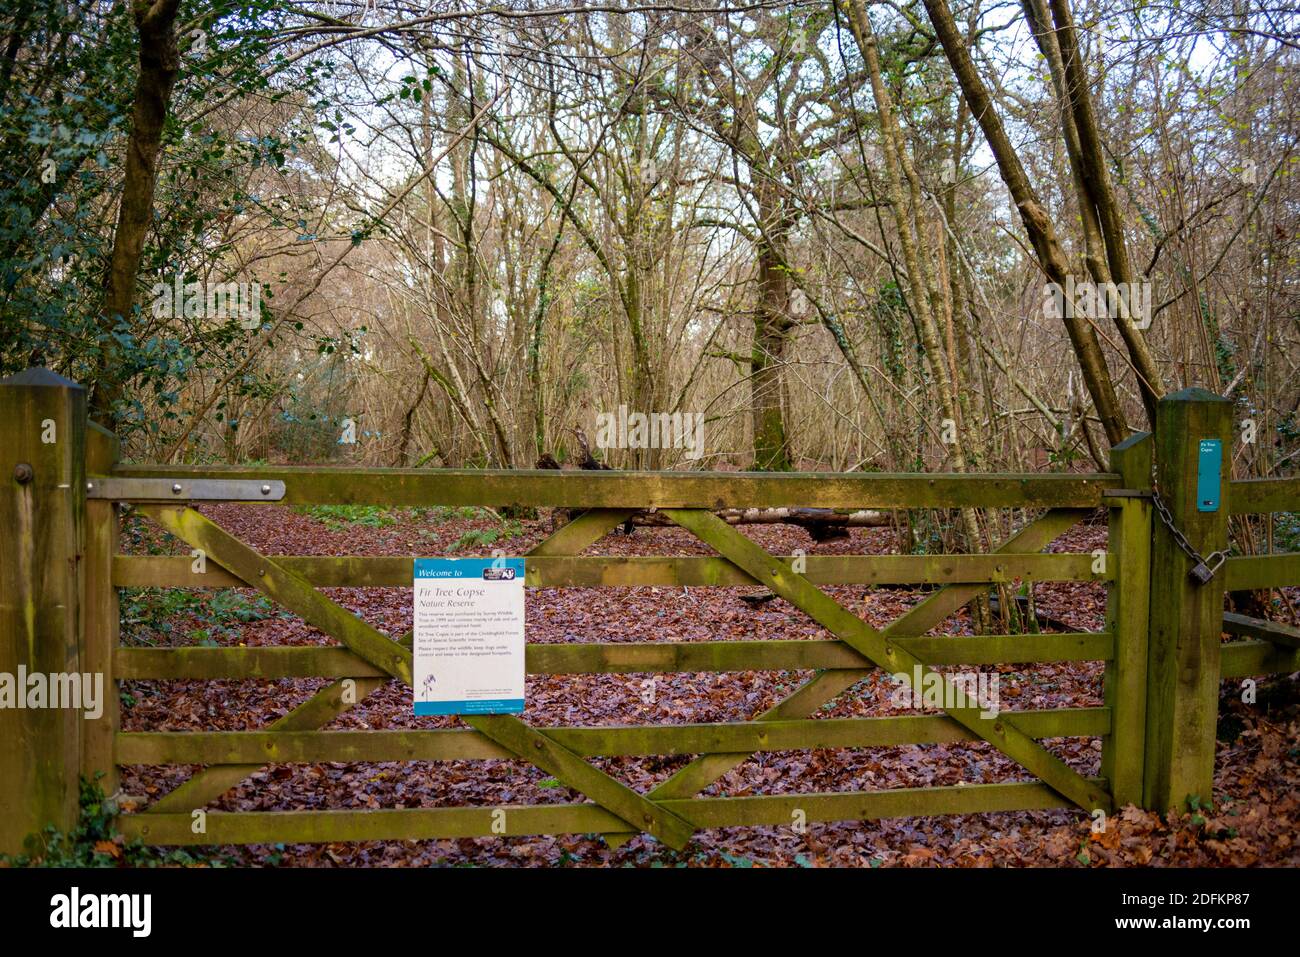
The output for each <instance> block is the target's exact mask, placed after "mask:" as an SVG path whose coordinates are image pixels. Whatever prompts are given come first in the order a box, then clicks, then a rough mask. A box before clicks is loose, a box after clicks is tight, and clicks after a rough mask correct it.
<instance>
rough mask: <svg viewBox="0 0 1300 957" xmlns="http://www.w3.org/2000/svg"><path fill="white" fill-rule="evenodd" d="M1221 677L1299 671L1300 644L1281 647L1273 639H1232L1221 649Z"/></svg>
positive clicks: (1244, 676)
mask: <svg viewBox="0 0 1300 957" xmlns="http://www.w3.org/2000/svg"><path fill="white" fill-rule="evenodd" d="M1219 662H1220V668H1219V677H1220V678H1225V679H1226V678H1247V677H1250V676H1251V675H1274V674H1289V673H1291V672H1292V671H1300V648H1279V647H1278V646H1277V645H1275V644H1273V642H1271V641H1254V640H1252V641H1229V642H1226V643H1225V644H1224V645H1223V647H1222V648H1221V649H1220V651H1219Z"/></svg>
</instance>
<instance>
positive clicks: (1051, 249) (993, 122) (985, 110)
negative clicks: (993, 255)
mask: <svg viewBox="0 0 1300 957" xmlns="http://www.w3.org/2000/svg"><path fill="white" fill-rule="evenodd" d="M923 2H924V3H925V9H926V13H927V14H929V17H930V22H931V23H932V24H933V25H934V29H935V34H936V35H937V36H938V38H939V42H940V44H942V46H943V52H944V55H945V56H946V57H947V59H948V63H949V64H950V65H951V66H952V70H953V73H954V74H956V76H957V82H958V83H959V84H960V85H961V89H962V93H963V94H964V95H965V97H966V100H967V102H968V103H969V104H970V108H971V112H972V113H973V114H974V115H975V118H976V119H977V120H978V121H979V124H980V128H981V129H982V130H983V132H984V138H985V140H986V141H987V142H988V144H989V149H990V150H992V152H993V156H994V158H995V159H996V160H997V164H998V172H999V173H1000V174H1001V176H1002V181H1003V182H1004V183H1005V184H1006V186H1007V189H1008V190H1010V192H1011V198H1012V200H1013V201H1014V202H1015V204H1016V209H1017V210H1018V211H1019V213H1020V220H1021V222H1022V223H1023V224H1024V227H1025V232H1026V233H1027V234H1028V236H1029V241H1030V243H1031V244H1032V245H1033V247H1034V253H1035V255H1036V257H1037V259H1038V263H1039V266H1040V267H1041V268H1042V270H1043V272H1044V273H1046V275H1047V279H1048V281H1050V282H1054V283H1056V284H1058V285H1059V286H1060V287H1062V288H1064V287H1065V285H1066V280H1067V279H1068V278H1069V275H1070V266H1069V261H1068V260H1067V259H1066V256H1065V252H1064V251H1063V250H1062V249H1061V244H1060V242H1059V240H1058V239H1057V237H1056V230H1055V229H1054V228H1053V227H1052V221H1051V219H1050V218H1049V217H1048V215H1047V209H1046V207H1044V206H1043V203H1042V201H1041V200H1040V199H1039V198H1038V195H1037V194H1036V193H1035V192H1034V188H1033V187H1032V186H1031V185H1030V183H1029V177H1028V176H1027V175H1026V173H1025V170H1024V167H1023V166H1022V165H1021V163H1020V157H1019V156H1018V155H1017V154H1016V150H1015V147H1014V146H1012V145H1011V140H1010V138H1009V137H1008V136H1007V133H1006V130H1005V128H1004V127H1003V125H1002V119H1001V117H999V116H998V114H997V111H996V110H994V108H993V101H992V98H991V97H990V96H989V92H988V89H987V88H986V87H985V85H984V81H983V79H982V78H981V77H980V75H979V71H978V70H976V69H975V62H974V61H973V60H972V59H971V56H970V52H969V51H968V50H967V49H966V42H965V39H964V38H963V37H962V36H961V35H960V34H959V33H958V32H957V25H956V23H955V22H954V21H953V17H952V11H951V10H949V8H948V4H947V0H923ZM852 9H855V10H856V9H858V0H854V2H853V4H852ZM1062 311H1063V312H1066V313H1068V314H1067V315H1064V316H1062V317H1061V318H1062V321H1063V322H1064V324H1065V330H1066V333H1067V334H1068V335H1069V337H1070V344H1071V346H1072V347H1073V348H1074V354H1075V357H1076V358H1077V359H1078V362H1079V368H1080V370H1081V371H1082V372H1083V380H1084V383H1085V384H1086V385H1087V387H1088V394H1089V395H1090V396H1091V397H1092V402H1093V405H1094V407H1095V408H1096V409H1097V416H1098V417H1099V418H1100V419H1101V423H1102V426H1103V428H1105V430H1106V438H1107V440H1108V441H1109V442H1110V444H1111V445H1118V444H1119V443H1120V442H1122V441H1123V440H1124V438H1125V436H1127V434H1128V426H1127V425H1126V424H1125V421H1124V414H1123V411H1122V410H1121V409H1120V407H1119V399H1118V398H1117V396H1116V394H1115V384H1114V381H1113V380H1112V379H1111V375H1110V370H1109V369H1108V368H1107V367H1106V357H1105V356H1104V355H1103V354H1102V351H1101V343H1100V341H1099V340H1098V338H1097V332H1096V330H1095V329H1094V328H1093V327H1092V326H1091V325H1090V324H1089V322H1088V320H1087V319H1086V318H1085V317H1083V316H1079V315H1077V314H1074V310H1062Z"/></svg>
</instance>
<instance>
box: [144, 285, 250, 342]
mask: <svg viewBox="0 0 1300 957" xmlns="http://www.w3.org/2000/svg"><path fill="white" fill-rule="evenodd" d="M150 292H151V294H152V296H153V315H154V318H156V319H180V318H182V317H184V318H186V319H222V320H224V319H238V320H239V325H240V327H241V328H243V329H249V330H252V329H257V328H259V327H260V326H261V325H262V284H261V283H256V282H184V281H183V278H182V276H181V274H180V273H177V274H176V276H175V277H174V278H173V279H172V283H171V285H170V286H169V285H167V284H166V283H162V282H159V283H154V285H153V289H152V290H151V291H150Z"/></svg>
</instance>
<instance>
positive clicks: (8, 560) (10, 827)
mask: <svg viewBox="0 0 1300 957" xmlns="http://www.w3.org/2000/svg"><path fill="white" fill-rule="evenodd" d="M0 425H3V429H4V434H5V436H6V440H5V441H4V442H3V443H0V483H3V491H2V492H0V808H3V809H4V811H3V813H0V853H5V854H17V853H21V852H23V851H25V850H26V851H35V850H39V846H40V845H39V834H40V832H41V831H42V830H44V828H45V827H46V825H50V824H52V825H54V826H56V827H58V828H59V829H60V830H63V831H65V832H66V831H69V830H71V828H72V826H73V825H74V824H75V823H76V820H77V813H78V797H79V788H78V781H77V776H78V771H79V768H80V760H81V756H80V743H79V737H80V728H81V711H80V709H79V707H77V705H79V704H81V701H65V700H63V699H64V698H65V697H70V696H72V695H74V694H76V693H77V692H80V677H78V678H77V679H75V684H76V688H75V689H74V688H73V687H72V685H73V683H74V682H72V681H70V680H69V679H70V676H72V675H78V676H80V672H81V668H80V664H79V656H78V645H79V641H80V633H81V620H80V615H81V593H82V583H81V561H80V558H81V547H82V533H83V520H84V515H85V502H86V487H85V459H84V442H85V428H86V392H85V390H84V389H83V388H82V387H81V386H79V385H77V384H76V383H75V382H70V381H69V380H67V379H65V378H63V377H62V376H60V375H57V374H55V373H53V372H51V371H49V370H48V369H39V368H37V369H27V370H26V371H24V372H20V373H18V374H17V375H14V376H10V377H9V378H7V379H3V380H0ZM51 676H56V677H61V678H62V679H63V680H62V681H51V680H50V677H51ZM82 700H84V698H82ZM68 705H72V706H71V707H69V706H68Z"/></svg>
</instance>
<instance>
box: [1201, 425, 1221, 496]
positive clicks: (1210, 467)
mask: <svg viewBox="0 0 1300 957" xmlns="http://www.w3.org/2000/svg"><path fill="white" fill-rule="evenodd" d="M1222 464H1223V443H1222V442H1220V441H1219V440H1218V439H1201V449H1200V453H1199V454H1198V455H1197V457H1196V510H1197V511H1198V512H1217V511H1218V510H1219V488H1220V485H1221V482H1220V480H1219V469H1220V468H1221V467H1222Z"/></svg>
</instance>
